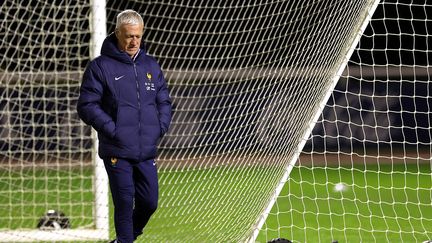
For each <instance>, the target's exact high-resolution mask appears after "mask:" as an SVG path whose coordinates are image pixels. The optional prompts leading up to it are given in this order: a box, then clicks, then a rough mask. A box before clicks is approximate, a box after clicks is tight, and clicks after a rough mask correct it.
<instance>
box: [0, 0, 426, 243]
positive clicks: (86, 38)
mask: <svg viewBox="0 0 432 243" xmlns="http://www.w3.org/2000/svg"><path fill="white" fill-rule="evenodd" d="M91 3H93V5H92V4H91ZM1 6H2V7H1V11H0V16H1V18H0V19H1V21H2V22H1V27H0V28H1V32H0V35H1V37H2V38H1V40H2V42H1V45H0V49H1V53H2V55H3V58H2V59H1V61H0V93H1V94H2V100H1V101H0V136H1V137H2V139H1V140H0V152H1V156H0V165H1V168H0V241H7V242H13V241H20V242H22V241H59V240H62V239H63V240H67V241H77V240H83V241H92V240H96V239H108V238H112V237H114V236H115V233H114V229H113V227H112V225H113V224H112V219H111V215H112V213H109V212H108V205H109V202H108V200H107V197H108V192H107V182H106V177H105V171H104V169H103V167H101V166H100V165H99V163H98V159H97V156H96V151H95V147H96V145H97V141H95V139H94V134H93V133H92V130H91V129H90V128H89V127H88V126H85V125H84V124H83V123H82V122H81V121H80V120H79V118H78V116H77V115H76V111H75V105H76V100H77V97H78V91H79V85H80V80H81V75H82V72H83V69H84V68H85V65H86V64H87V63H88V61H89V60H90V59H91V58H93V57H94V56H96V55H97V52H98V50H99V47H100V41H101V39H103V37H104V36H105V35H106V33H109V32H111V31H113V30H114V26H115V16H116V14H118V12H119V11H121V10H124V9H127V8H131V9H134V10H136V11H138V12H140V13H141V14H142V16H143V18H144V21H145V33H144V39H145V42H146V47H147V49H148V52H149V53H150V54H151V55H154V56H155V57H156V58H157V59H158V61H159V62H160V63H161V66H162V68H163V69H164V73H165V76H166V78H167V80H168V84H169V88H170V91H171V96H172V98H173V106H174V113H173V122H172V126H171V128H170V130H169V132H168V134H167V135H166V136H165V137H164V138H163V139H162V140H161V141H160V146H159V147H160V153H159V157H158V168H159V183H160V201H159V208H158V210H157V211H156V213H155V215H154V216H153V217H152V219H151V220H150V222H149V224H148V226H147V227H146V229H145V231H144V234H143V235H142V236H141V237H140V238H139V241H140V242H157V241H162V242H176V241H181V242H244V241H259V242H266V241H268V240H271V239H273V238H277V237H283V238H289V239H292V240H294V241H299V242H305V241H308V242H315V241H327V240H333V239H334V240H340V241H344V240H346V241H348V240H349V241H366V242H367V241H381V240H384V241H385V240H387V241H388V240H390V241H392V240H393V239H397V240H403V241H405V240H407V241H411V240H414V241H419V240H423V239H426V238H428V236H430V235H431V233H430V232H429V231H428V228H431V221H432V215H431V213H430V212H431V211H430V210H428V208H427V206H428V205H429V206H430V204H431V199H430V189H429V188H430V187H431V184H432V183H431V179H430V173H428V172H430V167H427V166H428V161H429V160H430V151H431V149H430V132H429V130H430V129H429V127H430V114H429V110H428V104H429V103H428V102H429V90H430V88H429V86H428V83H427V81H428V79H429V77H430V76H428V74H429V72H428V69H427V67H428V60H430V56H428V55H430V54H428V46H427V39H428V34H427V33H429V32H428V31H430V30H428V27H427V26H428V24H429V25H430V21H429V22H428V19H427V15H426V12H427V10H428V9H429V10H430V6H429V5H426V4H423V5H414V4H412V3H409V4H408V3H407V4H404V3H402V2H401V1H398V2H383V3H380V4H378V1H373V0H356V1H330V2H329V1H252V2H248V3H247V4H244V3H243V2H237V1H228V2H217V1H216V2H214V3H213V2H203V3H193V2H190V1H162V0H160V1H106V2H105V1H50V2H48V1H29V2H22V1H17V0H6V1H3V2H2V4H1ZM375 9H377V12H376V13H375V15H373V14H374V11H375ZM399 9H405V11H404V14H405V15H402V12H400V11H399ZM414 13H415V15H414ZM417 13H419V16H417ZM105 15H106V20H105ZM372 15H373V16H374V17H373V19H372V21H370V19H371V18H372ZM421 23H423V25H421ZM415 24H416V25H415ZM415 26H419V27H415ZM422 26H423V27H422ZM105 31H106V32H105ZM364 31H365V32H364ZM405 31H406V32H405ZM363 32H364V34H363ZM362 34H363V36H362ZM417 37H418V38H419V39H417ZM359 40H360V41H359ZM406 41H408V43H406ZM352 54H353V55H352ZM390 57H391V58H390ZM350 58H351V59H350ZM393 58H396V59H395V60H393ZM398 58H399V59H398ZM347 64H348V65H347ZM420 73H421V75H420ZM335 87H336V88H335ZM329 97H330V99H329ZM327 101H328V102H327ZM428 175H429V177H428ZM336 185H337V187H336V188H337V190H336V189H334V188H333V187H335V186H336ZM334 190H336V191H334ZM428 195H429V196H428ZM51 209H53V210H58V211H62V212H64V213H65V215H66V217H68V219H69V220H70V224H71V227H70V228H69V229H57V230H53V229H50V230H39V229H36V225H37V223H38V221H39V219H40V218H41V217H42V216H43V215H44V214H45V213H46V212H47V211H48V210H51ZM109 222H110V223H109Z"/></svg>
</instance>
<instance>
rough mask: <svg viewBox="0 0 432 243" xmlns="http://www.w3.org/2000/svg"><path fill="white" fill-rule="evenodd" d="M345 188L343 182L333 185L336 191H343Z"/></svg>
mask: <svg viewBox="0 0 432 243" xmlns="http://www.w3.org/2000/svg"><path fill="white" fill-rule="evenodd" d="M346 189H347V186H346V185H345V184H343V183H341V182H340V183H337V184H336V185H335V186H334V190H335V191H336V192H342V191H345V190H346Z"/></svg>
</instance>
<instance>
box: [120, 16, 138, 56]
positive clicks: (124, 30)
mask: <svg viewBox="0 0 432 243" xmlns="http://www.w3.org/2000/svg"><path fill="white" fill-rule="evenodd" d="M143 31H144V26H142V25H141V24H135V25H131V24H124V25H121V26H120V27H119V28H118V29H117V30H116V32H115V33H116V36H117V40H118V43H117V45H118V47H119V48H120V50H121V51H124V52H126V53H127V54H128V55H129V56H130V57H133V55H135V54H136V53H137V51H138V50H139V48H140V44H141V38H142V35H143Z"/></svg>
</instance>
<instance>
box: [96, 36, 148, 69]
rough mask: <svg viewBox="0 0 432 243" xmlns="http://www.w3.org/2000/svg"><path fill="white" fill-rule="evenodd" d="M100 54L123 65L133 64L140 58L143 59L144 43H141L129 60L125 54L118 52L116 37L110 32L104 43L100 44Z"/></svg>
mask: <svg viewBox="0 0 432 243" xmlns="http://www.w3.org/2000/svg"><path fill="white" fill-rule="evenodd" d="M101 54H102V55H106V56H109V57H111V58H113V59H116V60H117V61H120V62H123V63H133V62H135V61H137V60H139V59H140V58H143V57H144V55H145V48H144V43H143V42H141V46H140V49H139V50H138V52H137V53H136V54H135V55H134V56H133V57H132V58H131V57H130V56H129V55H128V54H127V53H126V52H124V51H120V49H119V48H118V47H117V37H116V35H115V33H114V32H112V33H111V34H109V35H108V36H107V37H106V38H105V40H104V42H103V43H102V49H101Z"/></svg>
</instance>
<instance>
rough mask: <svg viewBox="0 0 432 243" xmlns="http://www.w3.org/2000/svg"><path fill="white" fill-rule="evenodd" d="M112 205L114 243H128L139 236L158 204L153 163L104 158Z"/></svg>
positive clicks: (155, 170)
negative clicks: (114, 230)
mask: <svg viewBox="0 0 432 243" xmlns="http://www.w3.org/2000/svg"><path fill="white" fill-rule="evenodd" d="M104 164H105V169H106V171H107V173H108V179H109V184H110V188H111V195H112V199H113V203H114V225H115V229H116V235H117V240H118V241H119V242H121V243H131V242H133V241H134V240H135V239H136V238H137V237H138V236H139V235H141V234H142V231H143V229H144V226H145V225H146V224H147V222H148V221H149V219H150V216H151V215H152V214H153V213H154V212H155V211H156V208H157V204H158V190H159V189H158V187H159V185H158V177H157V168H156V163H155V161H154V160H146V161H142V162H136V161H133V160H128V159H121V158H107V159H104Z"/></svg>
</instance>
